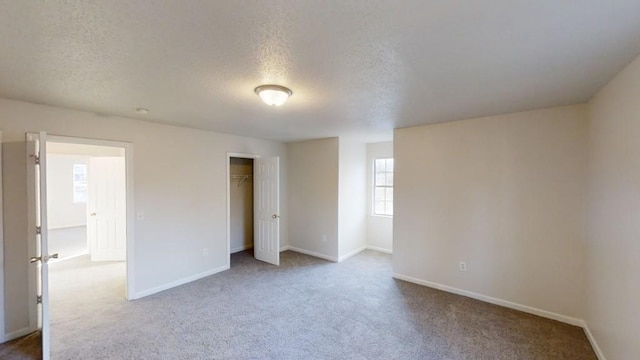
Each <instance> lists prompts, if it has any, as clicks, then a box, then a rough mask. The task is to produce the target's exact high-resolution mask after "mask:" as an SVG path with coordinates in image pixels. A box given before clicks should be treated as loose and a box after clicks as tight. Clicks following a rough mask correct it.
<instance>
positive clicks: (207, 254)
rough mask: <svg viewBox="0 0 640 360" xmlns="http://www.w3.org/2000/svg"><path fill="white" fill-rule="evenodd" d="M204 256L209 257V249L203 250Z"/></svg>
mask: <svg viewBox="0 0 640 360" xmlns="http://www.w3.org/2000/svg"><path fill="white" fill-rule="evenodd" d="M202 256H209V249H207V248H204V249H202Z"/></svg>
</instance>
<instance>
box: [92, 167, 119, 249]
mask: <svg viewBox="0 0 640 360" xmlns="http://www.w3.org/2000/svg"><path fill="white" fill-rule="evenodd" d="M88 183H89V184H88V185H89V194H88V198H87V212H88V215H89V216H88V218H87V239H88V241H89V252H90V253H91V260H92V261H125V259H126V256H127V240H126V239H127V217H126V206H127V195H126V190H125V189H126V170H125V159H124V156H104V157H102V156H100V157H92V158H91V159H90V160H89V181H88Z"/></svg>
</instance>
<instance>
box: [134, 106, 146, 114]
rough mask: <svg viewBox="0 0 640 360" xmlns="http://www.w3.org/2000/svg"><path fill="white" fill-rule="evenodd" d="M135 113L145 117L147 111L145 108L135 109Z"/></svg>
mask: <svg viewBox="0 0 640 360" xmlns="http://www.w3.org/2000/svg"><path fill="white" fill-rule="evenodd" d="M136 112H137V113H138V114H141V115H147V114H148V113H149V109H147V108H141V107H140V108H137V109H136Z"/></svg>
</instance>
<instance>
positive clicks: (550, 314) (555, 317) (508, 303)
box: [393, 273, 585, 328]
mask: <svg viewBox="0 0 640 360" xmlns="http://www.w3.org/2000/svg"><path fill="white" fill-rule="evenodd" d="M393 277H394V278H395V279H398V280H403V281H408V282H411V283H414V284H418V285H423V286H427V287H430V288H434V289H438V290H442V291H446V292H449V293H452V294H456V295H462V296H466V297H469V298H472V299H476V300H480V301H484V302H487V303H490V304H494V305H499V306H503V307H506V308H509V309H514V310H518V311H522V312H526V313H529V314H533V315H538V316H541V317H544V318H547V319H552V320H556V321H560V322H563V323H566V324H569V325H573V326H578V327H581V328H585V322H584V320H582V319H577V318H574V317H571V316H566V315H562V314H558V313H554V312H551V311H547V310H542V309H538V308H534V307H531V306H527V305H522V304H518V303H514V302H511V301H507V300H502V299H498V298H494V297H491V296H487V295H482V294H478V293H475V292H472V291H467V290H462V289H458V288H454V287H451V286H447V285H442V284H438V283H434V282H431V281H426V280H422V279H418V278H414V277H411V276H407V275H402V274H397V273H393Z"/></svg>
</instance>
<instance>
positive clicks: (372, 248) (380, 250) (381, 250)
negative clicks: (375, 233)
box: [367, 245, 393, 254]
mask: <svg viewBox="0 0 640 360" xmlns="http://www.w3.org/2000/svg"><path fill="white" fill-rule="evenodd" d="M367 250H373V251H377V252H381V253H385V254H393V250H391V249H385V248H381V247H377V246H369V245H367Z"/></svg>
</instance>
